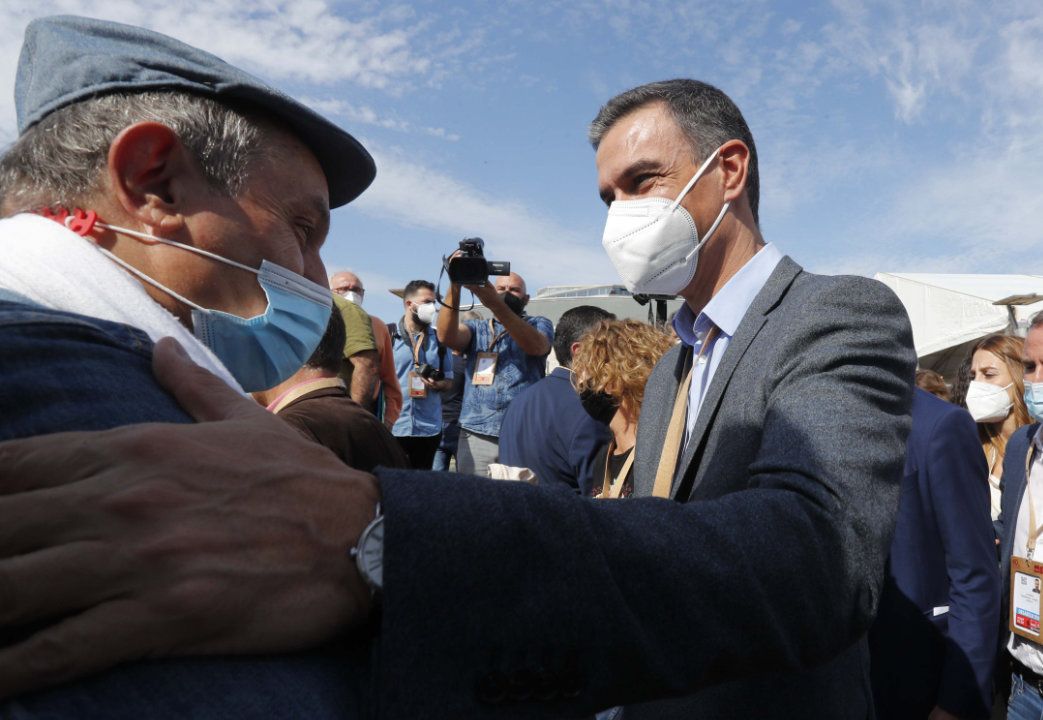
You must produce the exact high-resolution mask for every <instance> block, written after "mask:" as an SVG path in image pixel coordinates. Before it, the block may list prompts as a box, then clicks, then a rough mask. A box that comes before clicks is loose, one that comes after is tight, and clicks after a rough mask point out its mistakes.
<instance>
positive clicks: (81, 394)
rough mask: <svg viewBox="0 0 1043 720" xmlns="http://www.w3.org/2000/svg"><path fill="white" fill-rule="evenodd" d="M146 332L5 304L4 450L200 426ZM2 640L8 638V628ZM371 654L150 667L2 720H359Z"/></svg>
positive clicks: (121, 672)
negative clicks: (81, 434)
mask: <svg viewBox="0 0 1043 720" xmlns="http://www.w3.org/2000/svg"><path fill="white" fill-rule="evenodd" d="M151 357H152V344H151V342H150V341H149V339H148V337H147V336H146V335H145V334H144V333H142V332H141V331H139V330H136V329H134V328H130V327H127V326H125V325H119V324H115V323H110V322H105V321H102V320H96V319H92V318H86V317H83V316H80V315H73V314H70V313H63V312H57V311H53V310H46V309H41V308H36V307H32V306H28V305H22V304H18V303H11V302H3V301H0V409H2V411H3V415H2V417H3V420H2V422H0V439H11V438H19V437H28V436H32V435H41V434H45V433H54V432H61V431H66V430H103V429H107V428H113V427H117V426H119V425H126V424H130V423H137V422H177V423H180V422H191V418H190V417H188V416H187V415H186V414H185V412H184V411H183V410H182V409H181V408H180V406H179V405H178V404H177V402H176V401H175V400H174V399H173V398H171V397H170V396H169V395H167V393H166V392H165V391H164V390H163V389H162V388H160V387H159V385H158V384H157V383H156V381H155V380H154V379H153V377H152V370H151ZM0 630H2V628H0ZM368 653H369V649H368V645H367V644H360V643H354V644H350V645H348V644H347V643H345V644H343V645H337V646H331V647H328V648H324V649H322V650H318V651H314V652H309V653H301V654H297V655H285V656H277V657H244V658H182V659H173V660H161V661H148V662H138V663H133V664H130V665H125V666H123V667H120V668H116V669H115V670H111V671H109V672H106V673H102V674H100V675H97V676H95V677H92V678H88V679H86V680H81V681H78V682H74V683H69V684H67V685H64V686H61V687H59V688H56V689H54V690H48V691H44V692H39V693H34V694H31V695H25V696H22V697H19V698H16V699H14V700H10V701H7V702H0V720H28V719H30V718H32V719H33V720H39V719H41V718H48V719H49V718H85V719H90V718H128V719H130V718H135V719H137V718H203V719H208V718H233V717H234V718H269V717H278V718H309V719H310V718H356V717H361V716H362V710H361V707H360V704H359V703H360V698H361V697H362V689H363V683H365V682H368V679H367V672H368V671H367V656H368Z"/></svg>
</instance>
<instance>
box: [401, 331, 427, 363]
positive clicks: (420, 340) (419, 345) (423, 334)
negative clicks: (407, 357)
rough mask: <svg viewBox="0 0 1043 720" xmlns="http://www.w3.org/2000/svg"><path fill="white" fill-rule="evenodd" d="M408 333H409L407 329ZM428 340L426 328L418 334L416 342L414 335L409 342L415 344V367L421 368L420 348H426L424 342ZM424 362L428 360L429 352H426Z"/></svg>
mask: <svg viewBox="0 0 1043 720" xmlns="http://www.w3.org/2000/svg"><path fill="white" fill-rule="evenodd" d="M406 332H409V330H408V329H407V330H406ZM425 340H427V328H424V329H423V330H421V331H420V332H419V333H417V338H416V340H413V338H412V334H410V338H409V341H410V342H411V343H412V344H413V367H420V348H422V347H423V346H424V341H425ZM424 360H427V351H426V350H425V351H424Z"/></svg>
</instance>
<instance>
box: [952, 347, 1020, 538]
mask: <svg viewBox="0 0 1043 720" xmlns="http://www.w3.org/2000/svg"><path fill="white" fill-rule="evenodd" d="M1023 345H1024V341H1023V340H1022V339H1021V338H1019V337H1015V336H1013V335H988V336H986V337H984V338H982V339H981V340H980V341H979V342H978V344H977V345H975V346H974V349H973V350H972V351H971V377H972V378H973V379H972V380H971V382H970V385H969V386H968V387H967V395H966V398H965V400H964V402H965V403H966V406H967V410H968V411H969V412H970V414H971V417H973V418H974V421H975V422H976V423H978V437H979V438H980V439H981V448H982V450H983V451H984V452H985V459H986V460H987V461H988V463H989V486H990V487H989V490H990V492H991V495H992V519H993V520H995V519H996V517H997V516H998V515H999V511H1000V479H1001V478H1002V476H1003V456H1004V454H1005V453H1006V450H1007V440H1009V439H1010V436H1011V435H1013V434H1014V431H1015V430H1017V429H1018V428H1019V427H1021V426H1022V425H1028V424H1029V423H1030V422H1032V418H1030V417H1029V413H1028V408H1026V407H1025V399H1024V395H1025V382H1024V377H1023V374H1024V373H1023V367H1024V366H1023V363H1022V347H1023Z"/></svg>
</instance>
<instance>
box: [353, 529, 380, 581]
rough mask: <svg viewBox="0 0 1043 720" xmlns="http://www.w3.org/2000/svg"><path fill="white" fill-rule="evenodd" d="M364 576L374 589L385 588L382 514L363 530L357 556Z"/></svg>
mask: <svg viewBox="0 0 1043 720" xmlns="http://www.w3.org/2000/svg"><path fill="white" fill-rule="evenodd" d="M355 562H356V564H357V565H358V568H359V572H360V573H361V574H362V578H363V579H364V580H365V581H366V582H367V583H369V585H370V587H372V588H373V589H374V590H382V589H383V588H384V516H383V515H380V516H379V517H377V518H376V519H374V520H373V522H371V523H370V524H369V525H368V526H366V529H365V530H363V531H362V536H361V537H360V538H359V545H358V555H356V556H355Z"/></svg>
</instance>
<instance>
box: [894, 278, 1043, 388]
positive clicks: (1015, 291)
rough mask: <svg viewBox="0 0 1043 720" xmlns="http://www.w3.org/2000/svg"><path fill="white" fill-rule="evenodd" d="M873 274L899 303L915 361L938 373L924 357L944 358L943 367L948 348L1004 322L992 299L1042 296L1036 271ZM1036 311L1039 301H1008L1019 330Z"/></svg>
mask: <svg viewBox="0 0 1043 720" xmlns="http://www.w3.org/2000/svg"><path fill="white" fill-rule="evenodd" d="M875 277H876V279H877V280H879V281H880V282H882V283H884V284H885V285H887V286H888V287H890V288H891V289H892V290H893V291H894V292H895V294H896V295H898V299H899V300H901V301H902V304H903V305H905V309H906V311H907V312H908V313H909V320H910V321H911V322H912V325H913V344H914V345H915V346H916V354H917V356H918V357H920V359H921V363H920V364H921V366H923V367H933V369H936V370H939V372H943V374H946V373H945V372H944V371H943V370H942V369H941V368H939V367H934V365H937V364H938V363H932V362H930V360H932V359H937V360H940V359H941V358H943V357H946V358H947V359H948V360H949V362H945V363H944V365H945V366H946V367H945V370H949V369H950V367H949V366H951V365H952V362H951V359H952V356H953V355H954V354H955V353H954V352H953V351H954V350H956V349H957V348H962V346H964V345H967V344H969V343H972V342H974V341H976V340H978V339H979V338H981V337H983V336H985V335H988V334H989V333H992V332H999V331H1002V330H1004V329H1005V328H1006V327H1007V325H1008V322H1009V321H1010V315H1009V312H1008V309H1007V307H1006V306H1004V305H994V304H993V303H995V302H996V301H997V300H1003V299H1006V298H1009V297H1011V296H1014V295H1033V294H1037V295H1041V296H1043V276H1041V275H945V274H936V273H877V274H876V276H875ZM1040 310H1043V301H1040V302H1036V303H1034V304H1031V305H1014V306H1013V311H1014V316H1015V318H1016V319H1017V321H1018V325H1019V327H1020V328H1021V330H1022V332H1024V328H1025V326H1026V324H1027V322H1028V319H1029V318H1030V317H1031V316H1032V315H1034V314H1035V313H1036V312H1039V311H1040ZM946 351H949V352H946ZM925 361H927V362H925ZM956 364H957V365H958V364H959V363H958V362H957V363H956Z"/></svg>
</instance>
